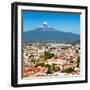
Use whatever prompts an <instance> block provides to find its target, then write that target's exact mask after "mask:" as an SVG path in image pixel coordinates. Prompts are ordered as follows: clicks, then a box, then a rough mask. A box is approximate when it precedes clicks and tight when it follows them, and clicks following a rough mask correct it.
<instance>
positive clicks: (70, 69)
mask: <svg viewBox="0 0 90 90" xmlns="http://www.w3.org/2000/svg"><path fill="white" fill-rule="evenodd" d="M73 71H74V69H73V68H72V67H69V68H66V69H64V72H66V73H72V72H73Z"/></svg>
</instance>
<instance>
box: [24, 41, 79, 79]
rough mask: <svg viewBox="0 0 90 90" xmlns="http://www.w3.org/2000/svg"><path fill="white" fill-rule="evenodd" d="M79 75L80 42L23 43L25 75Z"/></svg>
mask: <svg viewBox="0 0 90 90" xmlns="http://www.w3.org/2000/svg"><path fill="white" fill-rule="evenodd" d="M78 75H80V45H79V43H76V44H73V45H72V44H61V43H40V42H37V43H23V77H43V76H45V77H46V76H78Z"/></svg>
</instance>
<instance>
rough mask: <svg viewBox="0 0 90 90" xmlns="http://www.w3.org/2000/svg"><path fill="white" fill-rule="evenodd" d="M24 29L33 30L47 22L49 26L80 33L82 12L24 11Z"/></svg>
mask: <svg viewBox="0 0 90 90" xmlns="http://www.w3.org/2000/svg"><path fill="white" fill-rule="evenodd" d="M22 15H23V29H24V30H23V31H24V32H25V31H29V30H33V29H35V28H37V27H40V26H41V25H42V24H43V22H45V21H46V22H47V23H48V26H49V27H52V28H55V29H57V30H60V31H64V32H72V33H76V34H80V14H71V13H61V12H59V13H56V12H39V11H23V12H22Z"/></svg>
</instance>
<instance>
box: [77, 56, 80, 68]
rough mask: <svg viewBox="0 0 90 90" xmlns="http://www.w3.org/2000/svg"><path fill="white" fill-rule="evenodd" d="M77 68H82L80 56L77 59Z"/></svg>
mask: <svg viewBox="0 0 90 90" xmlns="http://www.w3.org/2000/svg"><path fill="white" fill-rule="evenodd" d="M77 67H78V68H79V67H80V56H78V58H77Z"/></svg>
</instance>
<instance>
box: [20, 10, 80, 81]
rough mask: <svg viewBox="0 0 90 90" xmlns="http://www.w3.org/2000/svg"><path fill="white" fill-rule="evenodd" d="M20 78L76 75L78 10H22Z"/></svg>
mask: <svg viewBox="0 0 90 90" xmlns="http://www.w3.org/2000/svg"><path fill="white" fill-rule="evenodd" d="M22 21H23V33H22V78H23V79H27V78H29V79H30V78H45V77H61V78H62V77H69V76H72V77H75V76H80V74H81V71H80V62H81V61H80V14H74V13H63V12H60V13H57V12H51V13H50V12H39V11H35V12H34V11H33V12H30V11H23V20H22Z"/></svg>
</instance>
